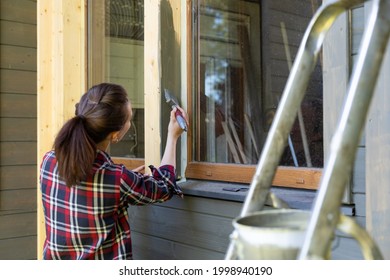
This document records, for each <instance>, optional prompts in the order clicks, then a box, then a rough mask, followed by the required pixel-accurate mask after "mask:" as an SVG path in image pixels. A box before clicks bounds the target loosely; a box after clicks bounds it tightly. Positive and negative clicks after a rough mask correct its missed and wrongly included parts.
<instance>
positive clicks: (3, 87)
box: [0, 69, 37, 95]
mask: <svg viewBox="0 0 390 280" xmlns="http://www.w3.org/2000/svg"><path fill="white" fill-rule="evenodd" d="M0 77H1V84H0V92H1V93H23V94H32V95H36V94H37V72H34V71H19V70H9V69H1V70H0Z"/></svg>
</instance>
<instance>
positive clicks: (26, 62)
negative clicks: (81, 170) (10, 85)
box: [0, 45, 37, 72]
mask: <svg viewBox="0 0 390 280" xmlns="http://www.w3.org/2000/svg"><path fill="white" fill-rule="evenodd" d="M0 67H1V68H4V69H8V70H25V71H33V72H36V71H37V49H36V48H30V47H19V46H8V45H0Z"/></svg>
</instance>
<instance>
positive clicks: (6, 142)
mask: <svg viewBox="0 0 390 280" xmlns="http://www.w3.org/2000/svg"><path fill="white" fill-rule="evenodd" d="M0 3H1V4H0V5H1V7H0V11H1V12H0V28H1V31H0V34H1V37H0V55H1V57H0V63H1V65H0V228H1V229H0V259H34V258H35V257H36V238H37V233H36V231H37V227H36V217H37V215H36V180H37V179H36V178H37V175H36V174H37V173H36V169H37V166H36V145H37V109H36V105H37V101H36V100H37V94H36V88H37V86H36V85H37V62H36V58H37V37H36V23H37V17H36V1H35V0H2V1H1V2H0Z"/></svg>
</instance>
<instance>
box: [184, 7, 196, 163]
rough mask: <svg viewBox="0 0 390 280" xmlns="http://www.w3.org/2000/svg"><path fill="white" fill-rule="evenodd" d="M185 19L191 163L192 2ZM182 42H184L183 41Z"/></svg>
mask: <svg viewBox="0 0 390 280" xmlns="http://www.w3.org/2000/svg"><path fill="white" fill-rule="evenodd" d="M186 11H187V14H186V18H187V29H186V41H185V42H186V47H187V77H186V78H187V114H188V118H189V121H190V126H189V129H188V131H187V159H188V162H190V161H192V152H191V151H192V145H193V141H192V138H193V137H194V133H193V130H194V124H193V123H192V122H191V119H192V114H193V110H192V109H193V108H192V107H193V102H192V96H193V94H192V83H193V81H192V77H193V72H192V55H193V54H192V52H193V49H192V36H193V34H192V0H187V1H186ZM183 41H184V40H183Z"/></svg>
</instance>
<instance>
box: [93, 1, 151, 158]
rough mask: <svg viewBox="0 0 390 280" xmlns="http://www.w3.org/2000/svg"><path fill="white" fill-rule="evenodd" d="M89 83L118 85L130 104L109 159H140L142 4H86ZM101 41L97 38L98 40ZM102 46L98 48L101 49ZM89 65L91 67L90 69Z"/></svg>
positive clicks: (142, 87)
mask: <svg viewBox="0 0 390 280" xmlns="http://www.w3.org/2000/svg"><path fill="white" fill-rule="evenodd" d="M89 6H91V7H92V8H91V7H90V9H89V11H90V13H94V14H92V15H89V17H90V18H92V19H93V20H92V21H91V20H90V25H91V26H90V28H89V30H92V31H91V32H90V33H91V34H90V36H89V40H90V43H89V44H90V52H91V55H90V60H91V61H89V65H90V68H92V69H89V72H90V75H92V77H91V76H90V83H93V84H96V83H100V82H112V83H117V84H120V85H122V86H123V87H124V88H125V89H126V91H127V93H128V95H129V99H130V100H131V103H132V107H133V119H132V123H131V127H130V129H129V131H128V132H127V134H126V135H125V136H124V138H123V139H122V141H120V142H119V143H117V144H115V145H111V146H110V154H111V155H112V156H120V157H130V158H143V157H144V1H143V0H99V1H96V0H93V1H92V0H90V1H89ZM99 37H101V38H99ZM101 45H102V46H101ZM91 65H92V66H91Z"/></svg>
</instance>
